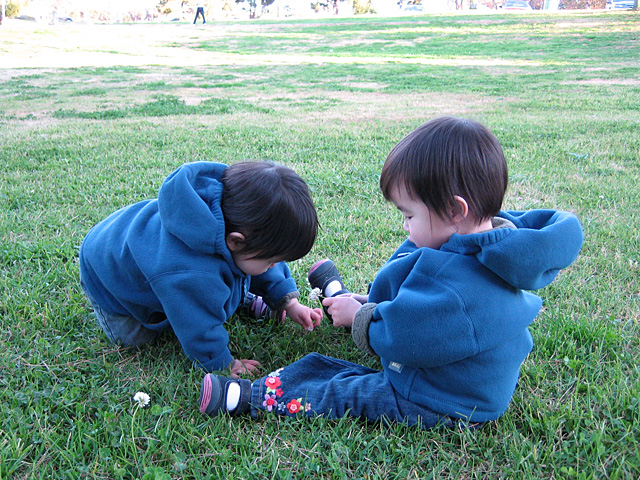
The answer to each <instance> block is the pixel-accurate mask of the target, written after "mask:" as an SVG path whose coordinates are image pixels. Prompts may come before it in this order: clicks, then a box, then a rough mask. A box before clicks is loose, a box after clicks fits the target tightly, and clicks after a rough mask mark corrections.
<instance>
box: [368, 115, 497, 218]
mask: <svg viewBox="0 0 640 480" xmlns="http://www.w3.org/2000/svg"><path fill="white" fill-rule="evenodd" d="M507 182H508V173H507V163H506V161H505V158H504V153H503V152H502V147H501V146H500V142H498V139H497V138H496V137H495V136H494V135H493V134H492V133H491V132H490V131H489V129H487V128H486V127H485V126H483V125H481V124H480V123H478V122H476V121H474V120H469V119H464V118H456V117H441V118H436V119H434V120H431V121H429V122H427V123H425V124H423V125H421V126H420V127H418V128H416V129H415V130H414V131H413V132H411V133H410V134H409V135H407V136H406V137H405V138H404V139H402V140H401V141H400V143H398V144H397V145H396V146H395V147H394V148H393V150H391V153H390V154H389V156H388V157H387V160H386V162H385V164H384V167H383V168H382V174H381V176H380V189H381V190H382V194H383V195H384V198H385V199H386V200H387V201H389V200H390V199H391V192H392V191H393V189H394V188H395V187H397V186H398V185H404V186H405V187H406V189H407V192H408V193H409V195H410V196H411V197H413V198H417V199H420V200H421V201H422V202H423V203H424V204H425V205H426V206H427V207H428V208H429V210H431V211H432V212H433V213H435V214H436V215H437V216H438V217H440V218H441V219H448V218H449V217H450V213H449V212H450V211H451V208H452V207H454V208H455V205H456V203H455V201H454V196H456V195H457V196H460V197H462V198H464V199H465V200H466V202H467V204H468V206H469V213H470V214H471V218H473V219H474V220H475V221H476V222H477V223H480V222H482V221H483V220H485V219H487V218H490V217H493V216H495V215H497V214H498V212H499V211H500V209H501V208H502V200H503V198H504V194H505V191H506V189H507Z"/></svg>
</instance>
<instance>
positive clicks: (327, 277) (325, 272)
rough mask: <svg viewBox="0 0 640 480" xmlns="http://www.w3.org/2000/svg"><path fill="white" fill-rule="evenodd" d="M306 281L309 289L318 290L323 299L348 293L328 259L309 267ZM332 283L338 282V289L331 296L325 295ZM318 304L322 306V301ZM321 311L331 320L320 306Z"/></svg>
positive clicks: (323, 307)
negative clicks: (309, 286)
mask: <svg viewBox="0 0 640 480" xmlns="http://www.w3.org/2000/svg"><path fill="white" fill-rule="evenodd" d="M307 280H309V284H310V285H311V288H319V289H320V293H321V295H322V297H323V298H326V297H335V296H337V295H340V294H342V293H349V290H346V289H345V288H344V283H342V277H341V276H340V274H339V273H338V269H337V268H336V266H335V264H334V263H333V262H332V261H331V260H329V259H328V258H325V259H323V260H320V261H318V262H316V263H314V265H313V267H311V270H309V273H308V274H307ZM332 282H338V283H339V284H340V289H339V290H338V291H337V292H335V293H333V294H332V295H327V293H326V291H325V290H326V288H327V286H329V284H331V283H332ZM320 304H322V299H320ZM322 309H323V310H324V313H325V315H326V316H327V318H329V319H331V315H329V311H328V309H327V307H325V306H324V305H322Z"/></svg>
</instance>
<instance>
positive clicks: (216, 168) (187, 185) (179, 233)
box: [158, 162, 229, 256]
mask: <svg viewBox="0 0 640 480" xmlns="http://www.w3.org/2000/svg"><path fill="white" fill-rule="evenodd" d="M227 168H228V166H227V165H223V164H221V163H213V162H193V163H187V164H184V165H182V166H181V167H179V168H178V169H177V170H175V171H174V172H173V173H172V174H171V175H169V176H168V177H167V178H166V180H165V181H164V182H163V183H162V186H161V187H160V191H159V193H158V211H159V213H160V218H161V221H162V226H163V227H164V228H165V229H166V231H167V232H169V233H170V234H171V235H173V236H175V237H177V238H178V239H180V240H181V241H182V242H184V243H185V244H186V245H188V246H189V248H192V249H193V250H195V251H197V252H202V253H207V254H212V253H218V254H222V255H224V256H226V255H228V254H229V251H228V249H227V248H226V243H225V229H224V227H222V228H221V227H220V226H221V225H222V226H223V225H224V216H223V214H222V208H221V206H220V202H221V199H222V187H223V185H222V174H223V173H224V171H225V170H226V169H227Z"/></svg>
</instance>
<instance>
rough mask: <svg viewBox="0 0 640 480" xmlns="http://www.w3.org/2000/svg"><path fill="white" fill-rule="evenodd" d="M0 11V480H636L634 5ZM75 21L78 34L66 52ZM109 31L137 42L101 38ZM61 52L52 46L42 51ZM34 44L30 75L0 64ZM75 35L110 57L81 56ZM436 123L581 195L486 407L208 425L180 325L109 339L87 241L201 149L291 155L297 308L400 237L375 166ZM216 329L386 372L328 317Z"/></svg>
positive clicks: (358, 271) (536, 182)
mask: <svg viewBox="0 0 640 480" xmlns="http://www.w3.org/2000/svg"><path fill="white" fill-rule="evenodd" d="M12 25H13V26H15V24H12V23H7V25H3V26H2V29H0V47H1V48H2V50H3V61H2V62H1V64H0V96H1V98H2V99H3V101H2V102H1V103H0V126H1V129H2V130H1V132H2V133H1V134H0V136H1V138H2V144H1V147H0V162H1V163H0V165H2V167H0V168H1V180H0V268H1V269H2V272H1V275H0V344H1V345H2V346H3V352H2V354H0V479H2V480H4V479H14V478H15V479H26V478H56V479H57V478H61V479H77V478H92V479H93V478H95V479H104V478H109V479H112V478H113V479H120V478H122V479H126V478H144V479H165V478H176V479H177V478H198V479H200V478H216V479H217V478H232V479H249V478H269V479H272V478H273V479H287V478H325V479H341V478H358V479H364V478H367V479H386V478H397V479H413V478H420V479H428V478H438V479H440V478H447V479H480V478H527V479H540V478H549V479H551V478H554V479H560V478H562V479H565V478H575V479H596V478H598V479H600V478H607V479H635V478H638V477H640V447H638V444H637V441H636V440H637V438H638V433H637V432H638V430H639V429H640V371H639V367H638V364H639V363H640V342H639V340H638V339H639V334H640V325H639V322H640V265H639V262H640V254H639V253H638V252H639V251H640V231H639V228H640V227H639V225H640V213H639V212H640V201H639V200H638V185H639V184H640V164H639V160H638V152H640V117H639V116H638V111H639V110H640V74H639V73H638V69H637V59H638V58H640V17H639V16H638V14H637V13H633V12H626V13H616V14H609V13H597V12H595V13H575V14H557V15H545V14H535V15H499V14H494V15H468V16H465V15H430V16H420V17H403V18H388V19H387V18H378V17H363V18H348V19H335V18H329V19H314V20H289V21H264V20H260V21H255V22H237V23H232V22H229V23H217V24H212V25H211V26H210V28H208V29H204V28H200V29H197V30H196V29H192V28H191V26H187V25H139V26H131V25H114V26H100V25H96V26H86V27H83V26H81V25H78V26H69V27H68V28H67V27H66V26H65V27H62V26H60V28H57V27H56V28H53V27H51V28H49V27H46V26H38V30H37V35H34V32H33V31H29V30H28V29H26V28H25V27H23V26H21V27H20V28H19V29H16V30H15V31H13V30H11V29H12V28H13V27H12ZM30 28H33V27H30ZM88 32H90V33H91V35H90V36H87V37H86V40H87V42H88V43H87V44H86V45H85V43H84V42H75V43H74V47H73V48H70V47H69V42H71V41H72V39H74V38H77V36H78V35H81V34H83V33H85V34H86V33H88ZM101 35H104V36H105V37H106V38H107V39H108V40H107V41H105V42H104V44H100V43H98V41H97V40H95V39H96V38H101ZM119 38H126V39H129V40H130V41H129V43H127V44H125V43H117V44H116V46H114V45H112V44H111V39H119ZM92 42H93V43H92ZM129 44H130V45H129ZM56 45H60V49H61V50H63V51H65V53H64V55H61V56H60V57H59V58H58V59H57V60H56V61H57V64H58V65H57V66H56V67H52V66H51V65H49V63H47V60H48V58H47V55H50V50H47V48H49V47H50V46H56ZM21 48H22V49H23V50H20V49H21ZM24 49H26V50H27V51H29V52H31V54H32V55H33V59H32V60H31V64H30V65H29V67H28V68H27V67H24V68H12V67H11V66H8V65H11V64H13V63H15V62H20V60H21V56H20V54H18V53H15V54H12V52H14V51H15V52H20V51H22V52H24ZM140 51H141V52H143V53H144V56H143V57H142V58H139V59H138V63H137V64H136V65H131V63H130V60H131V59H132V58H133V56H135V55H136V52H140ZM87 52H89V53H91V52H92V53H95V54H96V55H98V54H109V55H111V56H110V57H109V58H110V59H111V64H109V65H104V64H103V63H100V62H96V63H95V64H84V63H82V62H76V58H77V57H76V55H78V54H83V53H87ZM109 52H111V53H109ZM113 52H116V54H114V53H113ZM167 52H170V54H168V55H167ZM182 58H184V63H183V64H180V62H175V61H174V60H175V59H178V60H180V59H182ZM167 59H169V60H171V61H169V60H167ZM39 62H41V63H39ZM16 64H19V63H16ZM41 64H42V66H40V65H41ZM65 65H66V66H65ZM442 114H454V115H460V116H469V117H472V118H475V119H477V120H479V121H481V122H483V123H485V124H486V125H487V126H489V127H490V128H491V129H492V130H493V131H494V132H495V133H496V135H497V136H498V138H499V139H500V141H501V142H502V144H503V146H504V150H505V154H506V156H507V159H508V162H509V168H510V188H509V192H508V198H507V201H506V204H505V208H509V209H529V208H560V209H566V210H571V211H574V212H575V213H576V214H577V215H578V216H579V217H580V219H581V221H582V224H583V227H584V230H585V235H586V240H585V244H584V247H583V249H582V252H581V255H580V257H579V258H578V260H577V261H576V263H575V264H574V265H573V266H571V267H570V268H569V269H567V270H566V271H564V272H562V273H561V274H560V276H559V277H558V279H557V280H556V281H555V282H554V283H553V284H552V285H550V286H549V287H547V288H545V289H544V290H542V291H541V292H540V294H541V296H542V297H543V298H544V300H545V306H544V308H543V310H542V312H541V313H540V315H539V317H538V318H537V320H536V321H535V322H534V324H533V325H532V328H531V329H532V333H533V336H534V339H535V342H536V347H535V350H534V351H533V352H532V354H531V355H530V356H529V358H528V359H527V361H526V362H525V364H524V366H523V369H522V376H521V381H520V385H519V387H518V389H517V391H516V394H515V396H514V398H513V402H512V405H511V407H510V408H509V410H508V411H507V413H506V414H505V415H504V416H503V417H502V418H501V419H500V420H499V421H497V422H495V423H492V424H488V425H485V426H483V427H482V428H480V429H478V430H473V431H442V430H435V431H428V432H422V431H419V430H415V429H409V428H405V427H402V426H392V427H388V426H383V425H379V424H373V425H370V424H365V423H363V422H360V421H354V420H351V419H342V420H339V421H328V420H325V419H322V418H315V419H302V420H293V421H291V420H286V419H281V418H276V417H274V416H265V417H263V418H261V419H260V420H258V421H252V420H250V419H233V420H232V419H230V418H226V417H221V418H216V419H208V418H205V417H203V416H201V415H200V414H199V412H198V410H197V404H196V403H197V398H198V395H199V385H200V378H201V374H200V372H199V371H196V370H194V369H192V368H191V365H190V364H189V362H188V361H187V360H186V358H185V357H184V355H183V354H182V351H181V348H180V346H179V344H178V343H177V342H176V341H175V339H173V338H172V337H171V335H167V336H166V338H164V339H163V340H162V342H161V343H160V344H159V345H157V346H153V347H145V348H142V349H140V350H135V349H119V348H116V347H114V346H112V345H110V344H109V343H108V342H107V341H106V338H105V336H104V335H103V334H102V333H101V332H100V330H99V328H98V327H97V325H96V324H95V320H94V319H93V317H92V316H91V314H90V312H89V309H88V303H87V301H86V299H85V298H84V296H83V294H82V292H81V289H80V287H79V285H78V267H77V247H78V245H79V244H80V242H81V241H82V238H83V237H84V235H85V234H86V232H87V231H88V230H89V228H90V227H91V226H92V225H94V224H95V223H96V222H98V221H99V220H101V219H102V218H104V217H105V216H106V215H107V214H109V213H110V212H112V211H113V210H115V209H117V208H119V207H121V206H124V205H127V204H129V203H132V202H135V201H138V200H142V199H146V198H151V197H154V196H155V195H156V193H157V190H158V187H159V185H160V183H161V182H162V180H163V179H164V178H165V177H166V176H167V175H168V174H169V173H170V172H171V171H172V170H173V169H174V168H175V167H177V166H178V165H180V164H182V163H184V162H190V161H194V160H201V159H207V160H215V161H222V162H227V163H231V162H236V161H239V160H245V159H258V158H269V159H272V160H275V161H277V162H280V163H284V164H286V165H289V166H292V167H294V168H295V169H296V170H297V171H298V172H299V173H300V174H301V175H302V176H303V177H304V178H305V179H306V180H307V182H308V184H309V185H310V187H311V189H312V191H313V195H314V200H315V202H316V205H317V208H318V213H319V216H320V220H321V223H322V229H321V232H320V235H319V238H318V241H317V243H316V245H315V247H314V249H313V251H312V252H311V253H310V255H309V256H308V257H306V258H304V259H302V260H299V261H297V262H294V263H292V264H291V268H292V271H293V274H294V276H295V277H296V279H297V280H298V283H299V285H300V289H301V292H302V295H303V300H305V299H306V296H307V294H308V292H309V289H308V287H307V285H306V283H305V276H306V272H307V270H308V268H309V267H310V266H311V265H312V264H313V263H314V262H315V260H317V259H319V258H322V257H326V256H328V257H331V258H333V259H334V261H335V262H336V263H337V264H338V265H339V267H340V269H341V271H342V272H343V274H344V278H345V282H346V283H347V285H348V287H349V288H350V289H352V290H355V291H364V290H365V289H366V285H367V283H368V282H369V281H370V280H371V279H372V278H373V277H374V276H375V273H376V271H377V269H378V268H379V267H380V265H381V264H382V263H383V262H384V261H385V260H386V258H387V257H388V256H389V255H390V254H391V253H392V252H393V250H394V249H395V247H396V246H397V245H398V244H399V243H400V242H401V241H402V240H403V237H404V232H403V231H402V228H401V219H400V217H399V215H398V214H397V212H396V211H395V209H394V208H392V207H391V206H389V205H387V204H386V203H385V202H384V200H383V199H382V197H381V195H380V193H379V191H378V187H377V182H378V176H379V172H380V168H381V165H382V163H383V162H384V159H385V157H386V155H387V154H388V152H389V151H390V149H391V148H392V147H393V145H395V143H396V142H398V141H399V140H400V139H401V138H402V137H403V136H404V135H406V134H407V133H409V132H410V131H411V130H412V129H413V128H415V127H416V126H418V125H419V124H421V123H423V122H424V121H426V120H428V119H430V118H433V117H435V116H438V115H442ZM228 330H229V332H230V337H231V349H232V352H233V353H234V355H236V356H237V357H239V358H247V357H248V358H256V359H257V360H259V361H260V362H261V363H262V365H263V370H262V372H263V373H265V372H268V371H270V370H271V369H274V368H278V367H280V366H283V365H285V364H287V363H290V362H292V361H294V360H296V359H298V358H300V357H302V356H303V355H305V354H306V353H308V352H311V351H317V352H320V353H323V354H327V355H331V356H336V357H341V358H345V359H347V360H351V361H355V362H360V363H363V364H366V365H368V366H371V367H374V368H376V367H379V364H378V363H377V361H376V360H375V359H373V358H371V357H367V356H366V355H364V354H363V353H361V352H359V351H358V350H357V349H356V348H355V347H354V345H353V343H352V341H351V339H350V337H349V335H348V334H347V333H345V332H343V331H340V330H336V329H333V328H332V327H331V326H330V325H329V324H328V323H327V322H325V323H324V324H323V325H322V326H321V327H320V328H319V329H317V330H316V331H315V332H313V333H312V334H306V335H305V334H302V333H301V332H300V329H299V328H298V327H297V326H296V325H292V324H291V325H290V324H287V325H284V326H281V325H275V324H271V323H264V322H256V321H251V320H248V319H246V318H239V317H233V318H232V319H231V320H230V321H229V323H228ZM137 391H145V392H147V393H149V395H150V396H151V405H150V406H149V407H148V408H146V409H137V407H135V406H134V404H133V402H132V400H131V398H132V396H133V395H134V394H135V393H136V392H137Z"/></svg>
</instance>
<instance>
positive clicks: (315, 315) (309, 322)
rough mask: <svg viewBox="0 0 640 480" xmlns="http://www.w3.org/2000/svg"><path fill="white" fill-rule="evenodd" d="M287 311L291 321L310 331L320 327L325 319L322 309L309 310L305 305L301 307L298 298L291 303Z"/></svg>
mask: <svg viewBox="0 0 640 480" xmlns="http://www.w3.org/2000/svg"><path fill="white" fill-rule="evenodd" d="M286 310H287V315H288V316H289V317H290V318H291V320H293V321H294V322H296V323H297V324H299V325H301V326H302V328H304V329H305V330H308V331H312V330H313V329H314V328H315V327H317V326H319V325H320V322H321V321H322V317H323V313H322V309H321V308H309V307H307V306H305V305H301V304H300V302H298V299H297V298H294V299H292V300H291V301H290V302H289V304H288V305H287V307H286Z"/></svg>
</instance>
